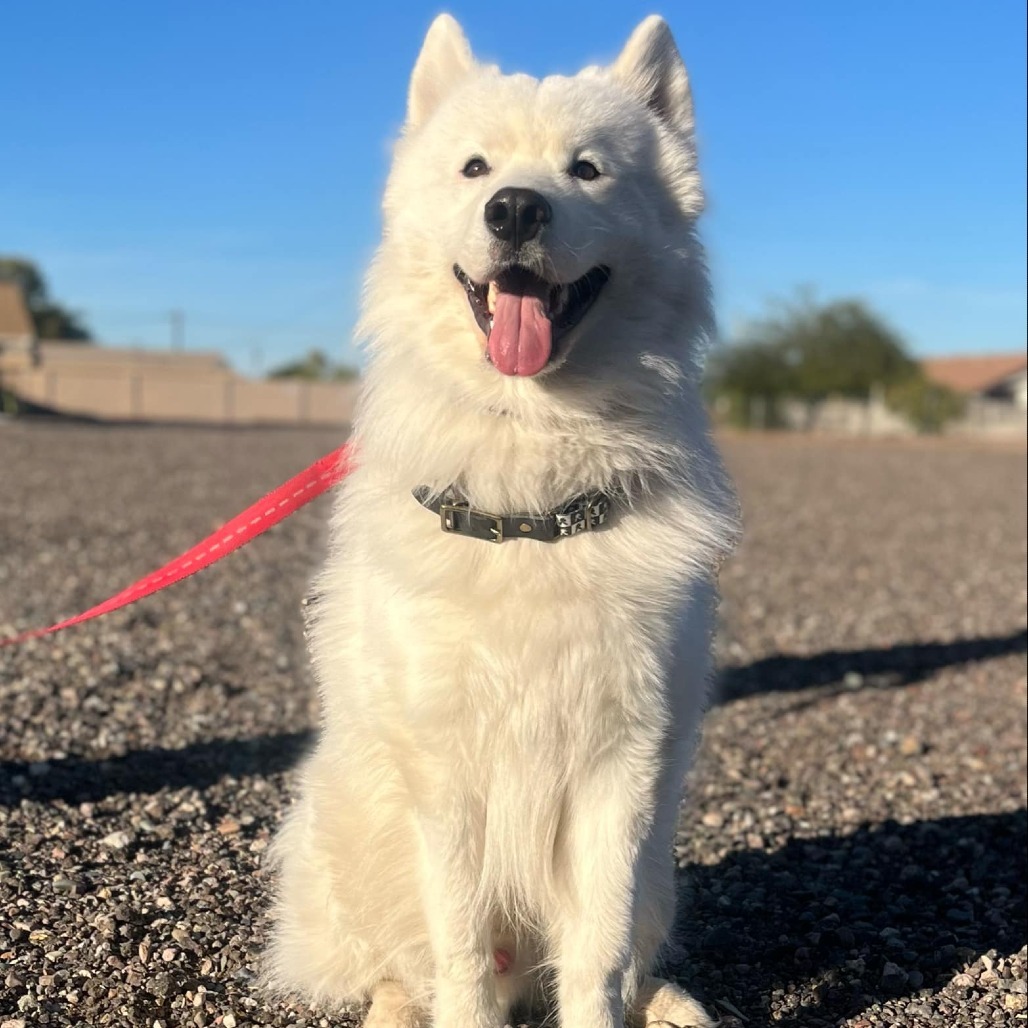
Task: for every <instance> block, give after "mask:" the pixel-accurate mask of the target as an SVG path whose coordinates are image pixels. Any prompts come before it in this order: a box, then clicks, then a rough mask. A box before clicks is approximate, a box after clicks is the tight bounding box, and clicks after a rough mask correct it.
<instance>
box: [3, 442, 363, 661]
mask: <svg viewBox="0 0 1028 1028" xmlns="http://www.w3.org/2000/svg"><path fill="white" fill-rule="evenodd" d="M350 467H351V461H350V447H349V446H348V445H347V446H340V447H339V449H338V450H333V451H332V452H331V453H326V454H325V456H324V457H322V458H321V459H320V460H316V461H315V462H314V463H313V464H312V465H311V466H310V467H309V468H307V469H306V470H305V471H301V472H300V473H299V474H298V475H295V476H294V477H293V478H291V479H289V481H288V482H285V483H283V484H282V485H280V486H279V487H278V488H277V489H273V490H272V491H271V492H270V493H268V495H267V496H264V497H262V498H261V499H260V500H258V501H257V502H256V503H254V504H252V505H251V506H249V507H247V508H246V510H244V511H243V512H242V513H241V514H237V515H236V516H235V517H234V518H233V519H232V520H231V521H228V522H226V523H225V524H224V525H222V526H221V528H219V529H218V530H217V531H216V532H214V533H213V534H211V535H209V536H207V538H206V539H204V540H203V541H202V542H199V543H197V544H196V545H195V546H194V547H193V548H192V549H190V550H186V552H185V553H183V554H181V555H180V556H178V557H176V558H175V559H174V560H171V561H169V562H168V563H167V564H165V565H164V566H163V567H161V568H158V569H157V570H156V571H152V572H151V573H150V574H149V575H146V576H145V577H143V578H141V579H140V580H139V581H138V582H135V583H133V584H132V585H130V586H129V587H128V588H127V589H122V591H121V592H120V593H118V594H117V595H115V596H112V597H111V598H110V599H108V600H104V601H103V603H98V604H97V605H96V606H95V607H91V608H90V609H89V610H87V611H84V612H83V613H81V614H76V615H75V617H72V618H68V620H67V621H61V622H58V624H56V625H51V626H50V627H49V628H36V629H34V630H32V631H29V632H22V634H21V635H16V636H14V638H12V639H0V647H3V646H12V645H14V644H15V643H20V642H24V641H25V640H26V639H35V638H37V637H39V636H41V635H49V634H50V633H51V632H59V631H60V630H61V629H62V628H69V627H70V626H71V625H78V624H81V623H82V622H83V621H90V620H92V619H93V618H98V617H100V616H101V615H102V614H109V613H110V612H111V611H112V610H119V609H120V608H121V607H127V606H128V605H129V604H130V603H135V602H136V600H141V599H143V597H144V596H151V595H152V594H153V593H155V592H159V591H160V590H161V589H166V588H167V587H168V586H169V585H174V584H175V583H176V582H181V581H182V579H183V578H188V577H189V576H190V575H194V574H196V572H197V571H202V570H203V569H204V568H205V567H207V566H208V565H209V564H213V563H214V562H215V561H217V560H221V558H222V557H224V556H226V555H227V554H229V553H231V552H232V551H233V550H238V549H239V547H240V546H245V545H246V544H247V543H248V542H249V541H250V540H251V539H255V538H256V537H257V536H259V535H260V534H261V533H262V532H266V531H267V530H268V529H269V528H271V526H272V525H277V524H278V523H279V522H280V521H282V520H283V519H284V518H287V517H289V515H290V514H292V513H293V512H294V511H297V510H299V509H300V508H301V507H302V506H303V505H304V504H306V503H310V501H311V500H313V499H314V498H315V497H316V496H320V495H321V494H322V493H323V492H325V490H326V489H329V488H331V487H332V486H334V485H335V484H336V483H337V482H339V481H340V480H341V479H343V478H345V476H346V475H347V473H348V472H349V471H350Z"/></svg>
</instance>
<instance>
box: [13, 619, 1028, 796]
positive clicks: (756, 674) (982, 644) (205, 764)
mask: <svg viewBox="0 0 1028 1028" xmlns="http://www.w3.org/2000/svg"><path fill="white" fill-rule="evenodd" d="M1026 648H1028V630H1026V629H1021V630H1020V631H1017V632H1014V633H1012V634H1010V635H1001V636H983V637H981V638H978V639H964V640H961V641H959V642H952V643H911V644H909V645H907V646H894V647H890V648H886V649H878V650H873V649H868V650H829V651H826V652H825V653H817V654H814V655H812V656H809V657H784V656H783V657H768V658H766V659H765V660H758V661H754V662H753V663H752V664H747V665H746V666H744V667H734V668H725V669H724V670H723V671H722V673H721V676H720V680H719V686H718V692H717V700H716V702H717V703H731V702H733V701H735V700H738V699H742V698H744V697H746V696H752V695H756V694H757V693H764V692H800V691H803V690H805V689H815V688H819V687H825V686H832V687H833V688H829V689H826V690H825V691H824V692H820V693H818V699H823V698H825V697H826V696H833V695H837V694H839V693H843V692H847V691H850V690H852V689H863V688H877V689H885V688H893V687H897V686H902V685H910V684H911V683H913V682H919V681H921V680H923V679H925V678H927V677H928V676H929V675H931V674H932V673H933V672H935V671H938V670H939V669H940V668H944V667H950V666H952V665H956V664H968V663H971V662H973V661H978V660H989V659H991V658H994V657H1002V656H1006V655H1007V654H1010V653H1023V652H1025V650H1026ZM853 675H857V676H858V677H857V678H855V679H854V678H852V677H850V678H849V679H848V677H847V676H853ZM312 738H313V736H312V733H310V732H293V733H281V734H274V735H265V736H258V737H257V738H253V739H214V740H212V741H210V742H204V743H195V744H193V745H192V746H186V747H184V748H183V749H180V750H166V749H161V748H159V747H155V748H153V749H147V750H136V751H134V752H132V753H127V754H125V756H123V757H115V758H112V759H111V760H104V761H95V760H84V759H82V758H80V757H66V758H63V759H60V760H53V761H48V762H46V763H45V764H42V765H39V764H37V765H29V764H26V763H24V762H21V761H0V806H9V805H11V804H14V803H18V802H20V801H21V800H22V799H23V798H25V797H28V798H31V799H33V800H40V801H44V802H45V801H47V800H55V799H61V800H65V801H67V802H69V803H82V802H85V801H96V800H100V799H103V798H104V797H105V796H111V795H113V794H115V793H122V792H139V793H149V792H156V791H157V790H158V789H162V788H164V787H168V788H181V787H183V786H193V787H195V788H200V789H202V788H205V787H206V786H208V785H212V784H213V783H214V782H216V781H218V780H219V779H220V778H224V777H225V776H226V775H261V774H274V773H276V772H279V771H284V770H286V769H287V768H289V767H291V766H292V765H293V764H294V763H296V761H297V759H298V758H299V756H300V755H301V753H302V752H303V750H304V748H305V747H306V745H307V744H308V743H309V742H310V740H311V739H312Z"/></svg>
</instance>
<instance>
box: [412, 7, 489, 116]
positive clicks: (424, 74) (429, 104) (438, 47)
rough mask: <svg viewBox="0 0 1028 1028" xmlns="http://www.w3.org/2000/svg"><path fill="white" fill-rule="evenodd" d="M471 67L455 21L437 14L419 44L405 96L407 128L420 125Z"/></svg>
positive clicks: (467, 47)
mask: <svg viewBox="0 0 1028 1028" xmlns="http://www.w3.org/2000/svg"><path fill="white" fill-rule="evenodd" d="M474 67H475V58H474V57H473V56H472V54H471V47H470V46H469V45H468V41H467V39H466V38H465V37H464V32H463V30H462V29H461V27H460V25H459V24H458V23H457V20H456V18H454V17H452V16H451V15H449V14H440V15H439V17H437V18H436V20H435V21H434V22H432V25H431V27H430V28H429V30H428V35H426V36H425V42H424V43H423V44H422V45H421V53H420V54H418V60H417V63H416V64H415V65H414V72H413V74H412V75H411V80H410V91H409V92H408V94H407V127H408V128H411V129H416V128H418V127H420V126H421V125H423V124H424V122H425V121H426V120H427V119H428V117H429V115H431V113H432V112H433V111H434V110H435V109H436V107H438V106H439V104H440V103H441V102H442V101H443V100H444V99H445V97H446V95H447V93H449V92H450V91H451V90H452V89H453V88H454V87H455V86H456V85H457V83H459V82H460V81H461V79H463V78H465V77H466V76H467V75H469V74H470V72H471V70H472V69H473V68H474Z"/></svg>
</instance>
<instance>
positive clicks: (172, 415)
mask: <svg viewBox="0 0 1028 1028" xmlns="http://www.w3.org/2000/svg"><path fill="white" fill-rule="evenodd" d="M47 346H48V350H49V349H50V345H49V344H47ZM77 350H78V353H77V354H71V355H69V354H67V353H65V352H62V351H61V350H56V349H53V350H51V352H45V353H44V355H43V359H42V360H41V361H40V363H38V364H36V365H34V366H33V365H29V366H23V367H8V368H7V369H6V370H5V371H4V376H3V380H4V386H5V388H6V389H8V390H10V392H11V393H12V394H13V395H14V396H15V397H16V398H17V401H18V402H19V403H20V404H22V405H32V406H35V407H40V408H43V409H46V410H51V411H55V412H58V413H61V414H68V415H76V416H81V417H89V418H96V419H98V420H103V421H125V420H128V421H177V422H204V423H209V424H240V425H242V424H323V425H344V424H348V423H349V422H350V421H351V420H352V417H353V409H354V404H355V401H356V395H357V385H356V383H354V382H310V381H303V380H300V379H288V380H272V381H264V380H258V379H248V378H244V377H242V376H240V375H237V374H235V373H234V372H232V371H231V370H230V369H228V368H226V367H224V365H223V364H222V363H221V362H220V360H219V359H218V358H217V357H216V356H213V355H204V354H195V355H184V354H173V355H156V354H147V353H145V352H144V353H135V352H127V351H120V352H119V351H110V350H107V351H104V350H99V349H93V348H88V350H89V351H90V352H87V349H86V348H83V347H78V348H77ZM80 355H81V356H80Z"/></svg>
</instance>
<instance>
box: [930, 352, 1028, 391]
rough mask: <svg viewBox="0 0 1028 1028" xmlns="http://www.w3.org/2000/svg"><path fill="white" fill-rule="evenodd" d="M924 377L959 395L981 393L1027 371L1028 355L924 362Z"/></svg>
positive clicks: (1008, 354)
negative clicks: (1020, 372)
mask: <svg viewBox="0 0 1028 1028" xmlns="http://www.w3.org/2000/svg"><path fill="white" fill-rule="evenodd" d="M921 367H922V368H923V369H924V373H925V375H926V376H927V377H928V378H929V379H930V380H931V381H932V382H935V383H936V384H937V385H942V386H947V387H948V388H950V389H953V390H954V391H955V392H958V393H982V392H985V391H986V390H988V389H991V388H992V387H993V386H996V385H999V383H1000V382H1003V381H1004V380H1005V379H1007V378H1009V377H1010V376H1011V375H1016V374H1017V373H1018V372H1019V371H1024V370H1025V368H1026V367H1028V354H1024V353H996V354H974V355H969V356H966V357H932V358H929V359H928V360H924V361H922V362H921Z"/></svg>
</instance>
